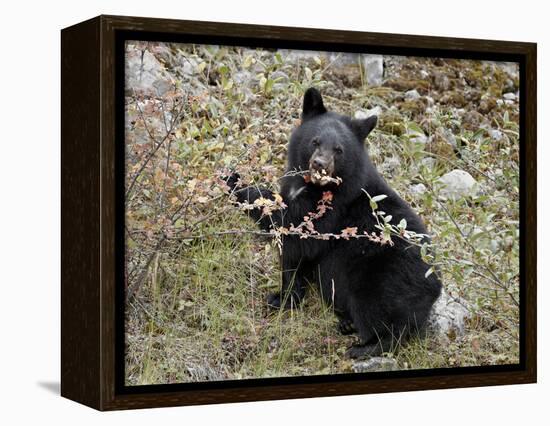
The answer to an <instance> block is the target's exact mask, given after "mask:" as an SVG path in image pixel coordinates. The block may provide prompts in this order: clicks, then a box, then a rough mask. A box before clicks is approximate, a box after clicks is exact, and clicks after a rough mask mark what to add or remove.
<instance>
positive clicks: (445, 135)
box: [437, 127, 456, 149]
mask: <svg viewBox="0 0 550 426" xmlns="http://www.w3.org/2000/svg"><path fill="white" fill-rule="evenodd" d="M437 133H438V134H439V135H440V136H441V138H442V139H443V140H444V141H445V142H447V143H448V144H449V145H451V146H452V147H453V148H455V149H456V137H455V135H454V134H453V132H451V131H450V130H449V129H447V128H444V127H440V128H439V129H437Z"/></svg>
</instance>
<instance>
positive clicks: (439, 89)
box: [126, 42, 519, 384]
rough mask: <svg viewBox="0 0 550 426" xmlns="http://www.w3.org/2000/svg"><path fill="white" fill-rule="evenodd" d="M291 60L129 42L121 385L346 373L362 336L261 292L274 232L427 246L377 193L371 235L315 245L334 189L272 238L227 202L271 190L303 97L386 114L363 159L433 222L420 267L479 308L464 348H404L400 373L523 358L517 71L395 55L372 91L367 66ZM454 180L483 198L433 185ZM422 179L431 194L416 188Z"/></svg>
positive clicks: (457, 343)
mask: <svg viewBox="0 0 550 426" xmlns="http://www.w3.org/2000/svg"><path fill="white" fill-rule="evenodd" d="M298 53H299V52H289V51H277V52H271V51H266V50H261V49H258V50H253V49H246V48H233V47H218V46H196V45H184V44H166V43H144V42H130V43H128V44H127V46H126V60H127V73H128V74H129V76H127V86H126V163H127V173H126V175H127V180H126V258H127V265H126V267H127V271H126V281H127V294H128V299H127V308H126V336H127V348H126V367H127V381H128V383H129V384H147V383H172V382H185V381H197V380H224V379H237V378H252V377H269V376H289V375H311V374H328V373H330V374H332V373H338V372H350V371H351V363H350V361H348V360H346V359H344V357H343V353H344V352H345V349H346V348H347V346H349V345H350V344H351V343H352V342H353V339H354V337H353V336H341V335H339V334H338V332H337V331H336V327H335V324H336V319H335V317H334V315H333V313H332V312H331V310H330V308H328V307H326V306H323V305H322V304H321V303H320V301H319V297H318V296H317V295H316V294H315V292H314V291H312V292H309V295H308V296H307V297H306V301H305V304H304V305H303V306H302V307H301V308H299V309H296V310H293V311H290V312H278V311H277V312H270V311H268V309H267V307H266V303H265V297H266V294H267V292H268V291H273V290H276V289H277V287H278V286H279V285H280V281H281V280H280V269H279V263H278V256H279V249H280V235H281V233H297V234H300V235H301V236H303V237H304V238H343V239H349V238H358V237H361V238H369V239H372V241H373V243H375V244H384V243H391V240H392V238H403V237H405V238H407V239H409V240H410V241H411V242H412V243H417V244H421V239H422V236H421V235H414V234H413V233H410V232H409V231H407V229H406V225H407V224H406V223H400V224H398V225H392V224H390V219H391V218H388V216H387V215H385V213H384V212H381V211H380V209H379V205H378V203H380V201H382V199H383V196H384V194H369V197H370V199H371V206H372V208H373V212H374V214H375V215H376V217H377V218H378V220H379V231H380V233H378V234H375V235H370V236H369V235H367V236H362V235H358V234H357V230H356V229H354V228H346V229H343V230H341V231H340V232H339V233H336V234H331V235H325V234H318V233H316V231H315V226H314V225H315V219H316V218H318V217H320V215H321V216H322V215H323V214H325V213H326V211H327V210H328V209H330V208H331V207H330V206H331V202H332V197H331V194H330V193H326V194H325V196H324V197H323V199H322V200H320V201H319V204H318V207H317V211H315V212H311V213H310V214H309V215H308V216H306V217H305V218H304V221H303V223H301V224H298V225H296V226H294V227H292V228H288V229H274V230H273V232H272V233H269V234H268V233H262V232H259V231H258V230H257V228H256V227H255V226H254V224H253V222H252V221H250V220H248V219H247V218H246V217H245V215H243V213H242V211H241V210H244V211H246V210H247V209H250V208H251V206H247V205H240V206H236V205H234V203H231V202H230V201H229V200H230V198H229V197H228V195H227V193H226V192H227V190H228V188H227V186H226V185H225V182H224V181H223V179H222V176H223V175H224V174H226V173H228V171H229V170H236V171H238V172H239V174H240V176H241V177H242V180H243V182H242V183H243V184H244V185H261V186H268V187H269V188H270V189H272V190H274V191H275V192H276V191H277V190H278V178H279V177H280V176H281V175H282V174H283V171H284V163H285V159H286V145H287V142H288V137H289V135H290V132H291V130H292V128H293V127H294V126H295V125H296V124H297V121H298V120H299V114H300V108H301V99H302V96H303V93H304V91H305V90H306V89H307V88H308V87H310V86H316V87H318V88H320V89H321V90H322V92H323V95H324V99H325V100H326V102H327V103H328V104H329V106H330V107H331V108H332V109H334V110H337V111H339V112H341V113H347V114H350V115H354V114H355V113H356V112H357V111H364V110H366V109H370V108H374V107H379V108H380V120H379V122H380V125H379V127H378V128H377V129H375V130H374V132H373V133H372V135H371V136H370V137H369V142H368V148H369V152H370V154H371V158H372V159H373V161H374V162H375V163H376V165H377V166H378V168H379V170H380V171H381V172H382V174H383V175H384V177H385V178H386V179H387V180H388V181H389V182H390V183H391V185H392V187H394V188H395V189H396V190H397V191H398V192H399V193H400V194H401V196H402V197H403V198H405V199H406V200H407V201H408V202H410V203H411V204H412V206H413V207H414V208H415V210H416V211H417V212H418V213H419V214H420V215H421V216H422V217H423V219H424V220H425V221H426V223H427V225H428V228H429V231H430V235H431V237H432V239H433V244H432V245H431V246H427V245H425V244H424V246H423V248H422V251H423V254H424V255H425V256H426V258H427V260H429V261H430V262H431V263H433V264H434V265H435V269H436V270H437V271H438V272H437V273H439V274H440V275H441V277H442V280H443V282H444V285H445V287H446V289H447V291H448V292H449V293H450V294H451V295H452V296H453V297H457V298H458V297H460V298H461V299H462V300H463V301H464V303H466V304H467V306H468V308H469V309H470V311H471V317H470V320H469V322H468V324H467V330H466V334H465V336H456V335H452V334H451V335H449V336H432V337H430V338H428V339H425V340H422V341H418V342H412V343H411V344H410V345H409V346H407V347H404V348H402V350H401V351H399V353H398V354H397V359H398V362H399V364H400V367H401V368H432V367H449V366H456V365H483V364H496V363H512V362H517V360H518V356H519V344H518V333H519V328H518V324H519V309H518V303H519V285H518V284H519V260H518V259H519V247H518V239H519V168H518V164H519V160H518V159H519V144H518V139H519V125H518V123H519V108H518V104H517V102H514V101H512V102H508V101H504V100H503V99H502V94H503V93H504V92H505V91H509V90H514V91H515V90H517V89H518V81H517V78H516V77H515V76H516V75H517V70H513V69H512V72H509V71H507V70H506V69H505V67H503V66H498V65H496V64H494V63H488V62H481V61H467V60H460V61H459V60H442V59H430V58H399V57H387V58H385V59H386V63H387V67H386V74H387V75H386V80H385V83H384V85H383V86H376V87H369V86H367V85H366V79H365V76H364V72H365V69H364V67H363V66H362V65H361V63H360V56H357V55H348V56H342V55H341V56H331V55H326V54H322V53H318V54H309V55H308V54H302V55H301V54H298ZM148 79H149V80H148ZM410 89H415V90H417V91H418V92H419V94H420V97H416V96H409V95H408V94H407V91H408V90H410ZM419 136H427V137H426V138H425V139H426V140H423V138H422V137H419ZM457 168H458V169H462V170H465V171H467V172H469V173H470V174H471V175H472V176H473V177H474V178H475V179H476V181H477V182H478V184H479V186H480V188H481V190H480V191H479V193H478V194H477V195H475V196H469V197H467V198H460V199H457V200H450V199H444V198H442V197H441V196H440V193H439V191H440V189H441V183H440V181H439V178H440V177H441V176H442V175H444V174H445V173H447V172H449V171H451V170H454V169H457ZM418 184H422V185H423V187H424V189H425V191H424V192H420V191H418V192H413V191H411V185H418ZM259 203H261V207H262V208H263V210H264V213H265V214H266V215H269V214H270V213H271V212H272V211H273V210H274V209H277V208H281V207H282V205H283V201H282V199H278V198H277V199H276V200H275V201H274V202H272V201H270V200H265V199H262V200H260V201H259ZM380 205H383V204H382V203H380ZM432 272H433V270H431V271H428V273H432ZM442 343H444V344H442Z"/></svg>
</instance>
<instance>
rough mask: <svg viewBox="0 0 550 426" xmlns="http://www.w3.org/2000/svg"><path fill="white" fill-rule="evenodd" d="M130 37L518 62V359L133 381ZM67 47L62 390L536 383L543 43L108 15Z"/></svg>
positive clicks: (130, 402)
mask: <svg viewBox="0 0 550 426" xmlns="http://www.w3.org/2000/svg"><path fill="white" fill-rule="evenodd" d="M125 40H150V41H153V40H162V41H174V42H178V41H180V42H194V43H201V44H202V43H204V44H226V45H244V46H261V47H278V48H294V49H314V50H328V51H338V52H344V51H348V52H368V53H383V54H400V55H415V56H439V57H452V58H471V59H487V60H500V61H514V62H519V64H520V87H521V90H520V176H521V179H520V180H521V182H520V219H521V220H520V227H521V230H520V245H521V255H520V266H521V277H520V281H521V283H520V303H521V308H520V316H521V322H520V364H518V365H507V366H487V367H460V368H452V369H437V370H435V369H432V370H417V371H396V372H387V373H366V374H344V375H334V376H312V377H290V378H273V379H252V380H233V381H225V382H204V383H185V384H174V385H150V386H132V387H128V386H125V385H124V371H123V366H124V362H123V358H124V357H123V355H124V353H123V351H124V341H123V334H124V311H123V309H124V286H123V285H121V276H122V274H123V270H122V268H123V260H124V257H123V256H124V243H123V233H122V229H123V228H122V226H121V223H122V224H123V222H121V220H122V221H123V220H124V219H123V217H124V214H123V212H124V197H123V194H124V161H123V157H124V133H123V126H121V125H120V123H123V119H124V116H123V114H124V109H123V105H122V104H121V103H122V102H123V98H124V80H123V77H124V76H123V72H121V70H123V69H124V55H123V52H124V51H123V46H124V41H125ZM121 46H122V50H121ZM61 48H62V59H61V69H62V89H61V95H62V96H61V98H62V104H61V106H62V117H61V133H62V146H61V157H62V158H61V167H62V170H61V175H62V176H61V181H62V196H61V215H62V233H61V251H62V253H61V266H62V281H61V371H62V372H61V394H62V395H63V396H65V397H67V398H70V399H73V400H75V401H78V402H81V403H83V404H86V405H89V406H91V407H94V408H96V409H100V410H116V409H128V408H145V407H159V406H172V405H190V404H208V403H219V402H234V401H253V400H267V399H285V398H305V397H315V396H331V395H346V394H361V393H374V392H396V391H409V390H421V389H437V388H452V387H469V386H489V385H501V384H514V383H533V382H535V381H536V359H537V358H536V347H537V346H536V112H537V109H536V44H533V43H519V42H507V41H489V40H473V39H457V38H439V37H425V36H410V35H397V34H380V33H364V32H348V31H334V30H318V29H303V28H287V27H268V26H256V25H241V24H225V23H224V24H222V23H213V22H197V21H177V20H165V19H153V18H133V17H119V16H99V17H96V18H94V19H91V20H89V21H85V22H83V23H80V24H77V25H75V26H72V27H69V28H66V29H64V30H62V33H61ZM121 114H122V116H121ZM121 159H122V160H121ZM121 212H122V213H121ZM122 283H123V281H122Z"/></svg>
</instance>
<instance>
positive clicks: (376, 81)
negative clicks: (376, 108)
mask: <svg viewBox="0 0 550 426" xmlns="http://www.w3.org/2000/svg"><path fill="white" fill-rule="evenodd" d="M363 67H364V68H365V75H366V79H367V84H368V85H369V86H380V85H381V84H382V80H383V78H384V57H383V56H382V55H363Z"/></svg>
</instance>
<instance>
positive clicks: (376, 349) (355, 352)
mask: <svg viewBox="0 0 550 426" xmlns="http://www.w3.org/2000/svg"><path fill="white" fill-rule="evenodd" d="M371 342H372V341H371ZM394 343H395V342H394V339H393V338H392V337H390V336H387V337H383V338H382V339H380V340H378V341H377V342H373V343H370V342H369V343H359V344H356V345H353V346H351V347H350V348H349V349H348V350H347V351H346V356H347V357H348V358H354V359H359V358H368V357H375V356H380V355H382V354H383V353H385V352H393V351H394V349H395V345H394Z"/></svg>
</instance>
